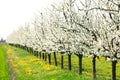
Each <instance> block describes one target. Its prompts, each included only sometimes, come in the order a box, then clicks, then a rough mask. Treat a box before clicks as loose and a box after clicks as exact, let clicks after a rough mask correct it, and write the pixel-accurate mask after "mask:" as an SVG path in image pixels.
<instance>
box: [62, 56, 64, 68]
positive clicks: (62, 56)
mask: <svg viewBox="0 0 120 80" xmlns="http://www.w3.org/2000/svg"><path fill="white" fill-rule="evenodd" d="M63 61H64V56H63V55H61V69H63V68H64V65H63V64H64V62H63Z"/></svg>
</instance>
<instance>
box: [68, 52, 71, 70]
mask: <svg viewBox="0 0 120 80" xmlns="http://www.w3.org/2000/svg"><path fill="white" fill-rule="evenodd" d="M68 70H70V71H71V54H68Z"/></svg>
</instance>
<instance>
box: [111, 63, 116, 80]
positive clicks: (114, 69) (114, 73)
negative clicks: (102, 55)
mask: <svg viewBox="0 0 120 80" xmlns="http://www.w3.org/2000/svg"><path fill="white" fill-rule="evenodd" d="M116 63H117V61H112V80H116Z"/></svg>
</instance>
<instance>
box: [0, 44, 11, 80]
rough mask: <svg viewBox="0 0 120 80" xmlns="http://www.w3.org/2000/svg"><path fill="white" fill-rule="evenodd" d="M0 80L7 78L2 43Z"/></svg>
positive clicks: (0, 49)
mask: <svg viewBox="0 0 120 80" xmlns="http://www.w3.org/2000/svg"><path fill="white" fill-rule="evenodd" d="M0 80H9V74H8V66H7V63H6V54H5V51H4V48H3V45H2V44H0Z"/></svg>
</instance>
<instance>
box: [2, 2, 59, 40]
mask: <svg viewBox="0 0 120 80" xmlns="http://www.w3.org/2000/svg"><path fill="white" fill-rule="evenodd" d="M55 1H58V0H0V38H1V37H3V38H6V37H7V36H8V35H9V34H10V33H11V32H12V31H14V30H16V29H17V28H18V27H19V26H21V25H24V24H25V22H30V21H31V20H32V19H33V17H34V15H35V13H36V12H37V11H42V10H43V9H44V8H47V7H49V6H50V4H51V3H53V2H55Z"/></svg>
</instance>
